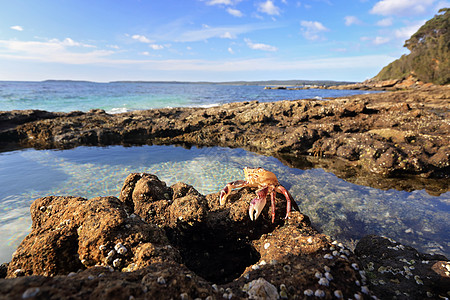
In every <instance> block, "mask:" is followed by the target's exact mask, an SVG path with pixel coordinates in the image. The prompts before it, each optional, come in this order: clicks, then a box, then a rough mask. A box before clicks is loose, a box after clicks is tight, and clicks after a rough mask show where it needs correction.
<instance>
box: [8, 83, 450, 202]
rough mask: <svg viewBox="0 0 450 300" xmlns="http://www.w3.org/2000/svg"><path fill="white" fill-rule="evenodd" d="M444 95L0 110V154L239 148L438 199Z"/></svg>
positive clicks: (446, 167)
mask: <svg viewBox="0 0 450 300" xmlns="http://www.w3.org/2000/svg"><path fill="white" fill-rule="evenodd" d="M449 95H450V86H421V87H420V88H416V89H410V90H405V91H396V92H386V93H379V94H365V95H356V96H351V97H345V98H344V97H342V98H336V99H330V100H325V101H324V100H317V99H311V100H297V101H279V102H269V103H258V102H256V101H253V102H241V103H229V104H225V105H222V106H217V107H211V108H166V109H153V110H146V111H134V112H129V113H121V114H107V113H105V112H104V111H103V110H91V111H89V112H86V113H84V112H80V111H74V112H70V113H57V112H46V111H37V110H27V111H3V112H0V151H8V150H11V149H18V148H22V147H35V148H38V149H49V148H61V149H67V148H72V147H77V146H83V145H84V146H105V145H126V146H129V145H144V144H148V145H151V144H178V145H184V146H186V147H189V146H191V145H196V146H200V147H201V146H224V147H232V148H244V149H246V150H250V151H253V152H257V153H260V154H264V155H270V156H274V157H277V158H279V159H280V160H281V161H283V162H284V163H285V164H287V165H289V166H293V167H303V168H305V167H306V168H308V167H322V168H324V169H325V170H327V171H331V172H333V173H335V174H337V176H339V177H341V178H344V179H346V180H349V181H351V182H354V183H358V184H364V185H368V186H373V187H377V188H399V189H405V190H414V189H424V188H425V189H427V190H428V191H429V192H430V193H431V194H437V195H438V194H440V193H442V192H445V191H447V190H448V189H449V182H448V176H449V174H450V135H449V132H450V123H449V120H450V117H449V116H450V111H449V107H450V99H449ZM391 178H395V180H391ZM442 178H444V180H442ZM381 179H382V180H381ZM385 179H386V180H385ZM434 179H435V180H434Z"/></svg>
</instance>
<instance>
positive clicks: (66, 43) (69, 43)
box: [49, 38, 96, 48]
mask: <svg viewBox="0 0 450 300" xmlns="http://www.w3.org/2000/svg"><path fill="white" fill-rule="evenodd" d="M49 42H50V43H55V44H61V45H62V46H68V47H85V48H96V47H95V46H93V45H89V44H84V43H80V42H76V41H74V40H72V39H71V38H65V39H64V40H63V41H60V40H58V39H51V40H49Z"/></svg>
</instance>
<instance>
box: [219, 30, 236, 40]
mask: <svg viewBox="0 0 450 300" xmlns="http://www.w3.org/2000/svg"><path fill="white" fill-rule="evenodd" d="M220 37H221V38H223V39H234V38H236V37H235V36H233V35H232V34H231V33H230V32H228V31H227V32H225V33H224V34H222V35H221V36H220Z"/></svg>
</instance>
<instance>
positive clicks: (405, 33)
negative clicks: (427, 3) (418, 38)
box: [394, 20, 426, 40]
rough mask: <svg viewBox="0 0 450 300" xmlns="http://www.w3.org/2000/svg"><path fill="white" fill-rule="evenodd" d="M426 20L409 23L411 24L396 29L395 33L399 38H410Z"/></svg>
mask: <svg viewBox="0 0 450 300" xmlns="http://www.w3.org/2000/svg"><path fill="white" fill-rule="evenodd" d="M425 22H426V21H425V20H423V21H419V22H417V23H415V24H412V25H409V26H405V27H402V28H399V29H397V30H395V32H394V34H395V37H396V38H398V39H402V40H407V39H409V38H410V37H411V36H412V35H413V34H414V33H416V32H417V30H419V28H420V27H421V26H422V25H423V24H425Z"/></svg>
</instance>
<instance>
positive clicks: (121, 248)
mask: <svg viewBox="0 0 450 300" xmlns="http://www.w3.org/2000/svg"><path fill="white" fill-rule="evenodd" d="M114 249H115V250H116V251H117V253H119V254H120V255H123V254H125V253H127V251H128V250H127V248H126V247H125V246H124V245H122V243H117V244H116V245H115V246H114Z"/></svg>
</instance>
